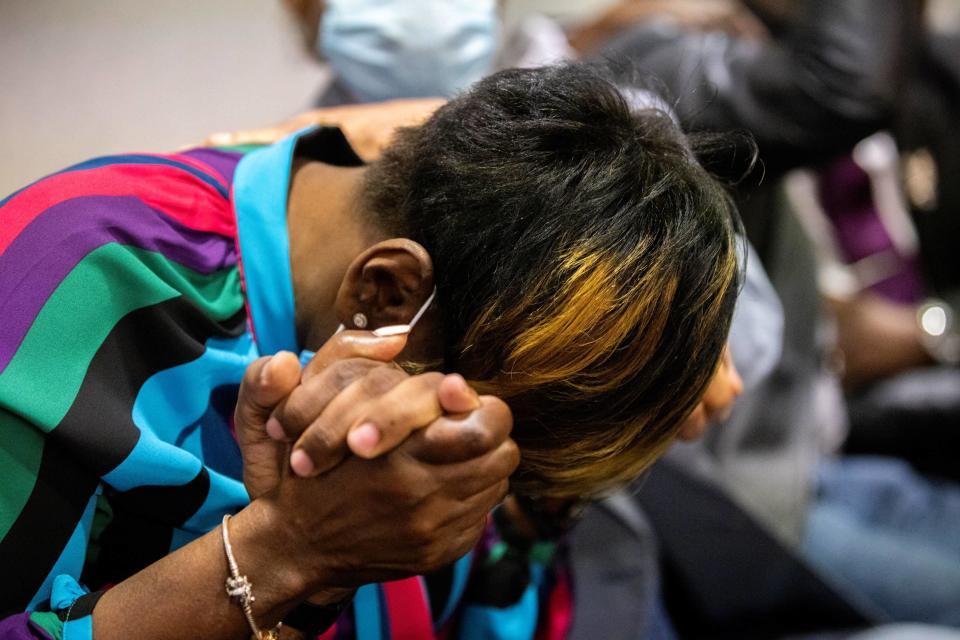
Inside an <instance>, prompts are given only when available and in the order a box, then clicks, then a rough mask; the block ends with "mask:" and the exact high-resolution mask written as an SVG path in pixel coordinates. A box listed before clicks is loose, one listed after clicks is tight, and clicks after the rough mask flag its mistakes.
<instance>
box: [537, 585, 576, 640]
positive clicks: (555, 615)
mask: <svg viewBox="0 0 960 640" xmlns="http://www.w3.org/2000/svg"><path fill="white" fill-rule="evenodd" d="M572 626H573V578H572V577H571V576H570V572H569V571H566V570H563V569H560V570H558V572H557V583H556V584H555V585H554V587H553V590H552V591H551V593H550V599H549V601H548V603H547V611H546V615H545V616H543V615H541V617H540V628H539V629H538V630H537V634H536V640H566V638H567V636H568V635H569V633H570V628H571V627H572Z"/></svg>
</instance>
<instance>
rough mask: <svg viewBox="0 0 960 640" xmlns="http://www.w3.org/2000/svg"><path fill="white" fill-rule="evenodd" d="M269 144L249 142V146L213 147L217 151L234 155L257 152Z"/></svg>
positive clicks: (229, 145)
mask: <svg viewBox="0 0 960 640" xmlns="http://www.w3.org/2000/svg"><path fill="white" fill-rule="evenodd" d="M266 146H267V144H266V143H264V142H248V143H247V144H228V145H224V146H222V147H211V149H215V150H217V151H231V152H233V153H250V152H251V151H256V150H257V149H262V148H263V147H266Z"/></svg>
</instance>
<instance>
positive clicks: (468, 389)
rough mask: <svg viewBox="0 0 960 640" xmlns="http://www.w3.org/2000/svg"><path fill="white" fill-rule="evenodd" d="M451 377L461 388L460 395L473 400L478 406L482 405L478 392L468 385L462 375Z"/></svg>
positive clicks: (452, 375) (454, 374) (452, 374)
mask: <svg viewBox="0 0 960 640" xmlns="http://www.w3.org/2000/svg"><path fill="white" fill-rule="evenodd" d="M450 377H451V378H453V380H454V383H455V384H456V385H457V386H458V387H459V389H458V390H459V391H460V393H462V394H464V395H467V396H469V397H471V398H473V400H474V401H475V402H476V403H477V406H479V405H480V396H479V395H477V392H476V391H474V390H473V387H471V386H470V385H469V384H467V381H466V380H465V379H464V377H463V376H462V375H460V374H459V373H451V374H450Z"/></svg>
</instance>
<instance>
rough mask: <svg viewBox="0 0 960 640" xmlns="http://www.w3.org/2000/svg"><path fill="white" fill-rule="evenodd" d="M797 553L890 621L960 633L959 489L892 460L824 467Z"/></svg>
mask: <svg viewBox="0 0 960 640" xmlns="http://www.w3.org/2000/svg"><path fill="white" fill-rule="evenodd" d="M802 551H803V554H804V555H805V556H806V557H807V559H808V560H809V561H810V562H811V563H812V564H813V565H814V566H815V567H816V568H817V569H818V570H820V571H821V572H822V573H823V574H824V575H825V576H826V577H827V578H830V579H832V580H833V582H834V583H835V584H836V585H837V586H838V588H840V589H842V590H843V589H845V590H846V591H847V593H848V594H849V595H850V597H851V599H853V600H866V601H867V602H868V603H870V604H872V605H873V606H874V607H876V608H877V609H879V610H880V611H882V612H883V613H885V614H886V615H888V616H889V617H890V619H891V620H894V621H910V622H926V623H931V624H941V625H950V626H957V627H960V486H957V485H954V484H949V483H940V484H938V483H935V482H933V481H931V480H928V479H926V478H924V477H923V476H920V475H918V474H917V473H915V472H914V471H913V470H912V468H911V467H910V466H909V465H908V464H906V463H904V462H902V461H900V460H896V459H893V458H881V457H868V456H857V457H847V458H841V459H839V460H835V461H830V462H825V463H823V464H821V465H820V469H819V471H818V495H817V499H816V500H815V501H814V504H813V506H812V507H811V509H810V513H809V515H808V522H807V530H806V533H805V538H804V541H803V546H802Z"/></svg>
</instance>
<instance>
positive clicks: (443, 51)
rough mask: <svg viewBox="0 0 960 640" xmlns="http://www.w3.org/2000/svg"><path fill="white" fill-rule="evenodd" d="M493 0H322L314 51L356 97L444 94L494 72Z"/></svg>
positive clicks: (371, 99) (496, 23) (495, 30)
mask: <svg viewBox="0 0 960 640" xmlns="http://www.w3.org/2000/svg"><path fill="white" fill-rule="evenodd" d="M498 31H499V21H498V18H497V7H496V2H495V0H327V8H326V11H325V12H324V14H323V17H322V18H321V25H320V33H319V35H318V40H317V50H318V51H319V52H320V54H321V55H322V56H323V57H324V58H325V59H326V60H327V61H328V62H329V63H330V66H331V67H333V70H334V71H335V72H336V74H337V77H338V78H339V79H340V80H341V81H342V82H343V83H344V85H346V87H347V88H348V89H349V90H350V91H352V92H353V93H354V95H355V97H356V98H357V99H358V100H359V101H361V102H375V101H379V100H389V99H392V98H416V97H431V96H439V97H449V96H452V95H453V94H455V93H457V92H458V91H460V90H462V89H465V88H466V87H468V86H469V85H470V84H472V83H473V82H475V81H477V80H479V79H480V78H481V77H483V76H484V75H485V74H487V73H489V72H490V71H492V65H493V57H494V54H495V52H496V48H497V35H498Z"/></svg>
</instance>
